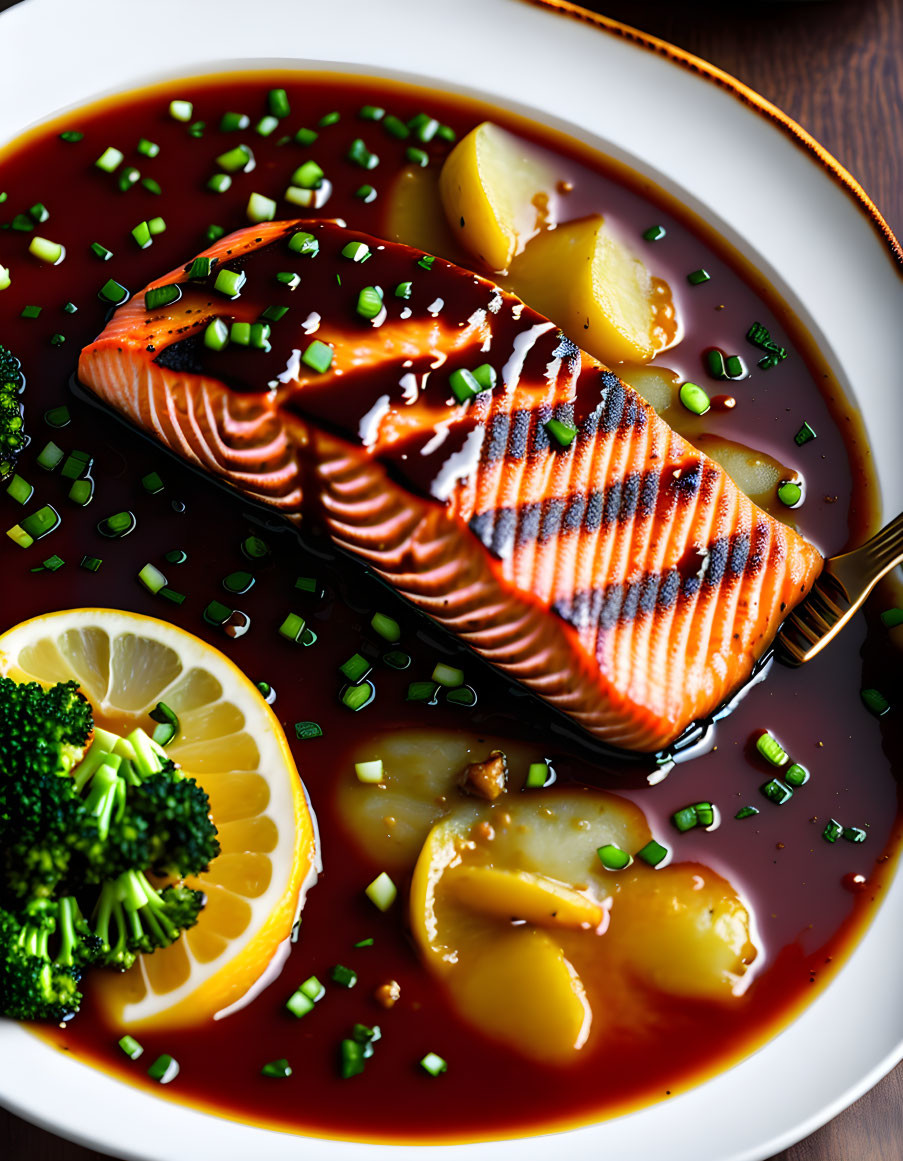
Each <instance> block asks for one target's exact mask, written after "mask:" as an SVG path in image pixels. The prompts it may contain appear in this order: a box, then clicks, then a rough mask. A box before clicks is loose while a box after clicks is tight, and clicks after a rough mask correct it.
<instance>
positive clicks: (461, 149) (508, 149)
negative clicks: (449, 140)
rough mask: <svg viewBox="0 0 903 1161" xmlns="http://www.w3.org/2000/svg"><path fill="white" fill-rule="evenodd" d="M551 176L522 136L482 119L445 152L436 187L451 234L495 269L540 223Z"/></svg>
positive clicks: (552, 187) (506, 261)
mask: <svg viewBox="0 0 903 1161" xmlns="http://www.w3.org/2000/svg"><path fill="white" fill-rule="evenodd" d="M555 181H556V178H555V173H554V171H553V169H552V168H551V166H550V165H549V164H548V163H547V162H546V161H545V160H544V159H543V158H542V157H541V155H540V154H539V153H538V152H536V151H535V150H532V149H531V147H530V145H529V143H528V142H526V141H523V140H522V139H521V138H519V137H515V135H514V134H513V133H509V132H507V130H505V129H500V128H499V126H498V125H493V124H492V122H491V121H484V122H483V124H482V125H478V126H477V127H476V129H473V130H472V131H471V132H470V133H468V134H467V136H466V137H464V138H462V139H461V140H460V141H459V142H458V144H457V145H456V146H455V148H454V149H453V150H452V151H451V153H450V154H449V155H448V157H447V158H446V160H445V164H444V165H443V166H442V173H441V175H440V178H439V193H440V196H441V198H442V208H443V210H444V211H445V216H446V218H447V219H448V224H449V225H450V226H451V228H452V232H453V233H454V235H455V237H456V238H458V239H460V241H461V243H462V244H463V245H464V247H465V249H466V250H467V251H468V252H469V253H470V254H472V255H473V256H474V257H475V258H478V259H480V261H481V262H484V263H485V264H486V266H488V267H489V269H490V270H494V271H499V270H507V269H508V266H509V264H510V263H511V260H512V258H514V256H515V255H516V254H519V253H520V251H521V250H523V248H524V246H525V245H526V243H527V242H528V241H529V239H530V238H532V237H533V236H534V234H536V233H537V232H538V231H539V230H540V229H541V228H542V226H543V224H544V222H545V220H546V210H547V206H548V203H549V200H550V199H551V197H552V195H553V194H554V191H555Z"/></svg>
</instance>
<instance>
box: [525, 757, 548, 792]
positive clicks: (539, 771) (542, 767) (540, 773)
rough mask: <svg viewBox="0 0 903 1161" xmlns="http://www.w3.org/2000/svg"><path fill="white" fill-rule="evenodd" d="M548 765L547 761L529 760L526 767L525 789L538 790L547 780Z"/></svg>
mask: <svg viewBox="0 0 903 1161" xmlns="http://www.w3.org/2000/svg"><path fill="white" fill-rule="evenodd" d="M549 773H550V767H549V763H548V762H545V761H543V762H531V763H530V765H529V767H528V769H527V780H526V782H524V789H525V790H540V789H542V787H543V786H545V784H546V782H548V781H549Z"/></svg>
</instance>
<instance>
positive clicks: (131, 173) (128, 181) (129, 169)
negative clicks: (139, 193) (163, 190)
mask: <svg viewBox="0 0 903 1161" xmlns="http://www.w3.org/2000/svg"><path fill="white" fill-rule="evenodd" d="M140 178H141V170H140V169H135V167H134V165H127V166H126V167H125V169H123V170H122V171H121V172H120V174H119V177H118V178H117V179H116V184H117V185H118V186H119V188H120V190H121V191H122V192H123V193H127V192H128V190H130V189H131V188H132V186H133V185H137V184H138V181H139V180H140Z"/></svg>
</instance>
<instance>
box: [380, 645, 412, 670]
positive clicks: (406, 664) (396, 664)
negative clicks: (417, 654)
mask: <svg viewBox="0 0 903 1161" xmlns="http://www.w3.org/2000/svg"><path fill="white" fill-rule="evenodd" d="M383 661H384V662H385V663H386V665H388V666H389V668H390V669H410V667H411V658H410V655H409V654H407V653H403V652H402V651H401V650H400V649H391V650H390V651H389V652H388V653H384V654H383Z"/></svg>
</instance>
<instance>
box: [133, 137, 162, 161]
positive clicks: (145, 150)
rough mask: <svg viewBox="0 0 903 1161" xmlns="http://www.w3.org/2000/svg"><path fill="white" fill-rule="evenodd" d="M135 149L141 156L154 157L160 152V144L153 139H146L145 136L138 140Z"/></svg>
mask: <svg viewBox="0 0 903 1161" xmlns="http://www.w3.org/2000/svg"><path fill="white" fill-rule="evenodd" d="M137 149H138V152H139V153H140V154H141V156H142V157H156V156H157V154H158V153H159V152H160V146H159V145H157V144H156V142H154V141H148V139H147V138H146V137H142V138H141V139H140V140H139V142H138V145H137Z"/></svg>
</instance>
